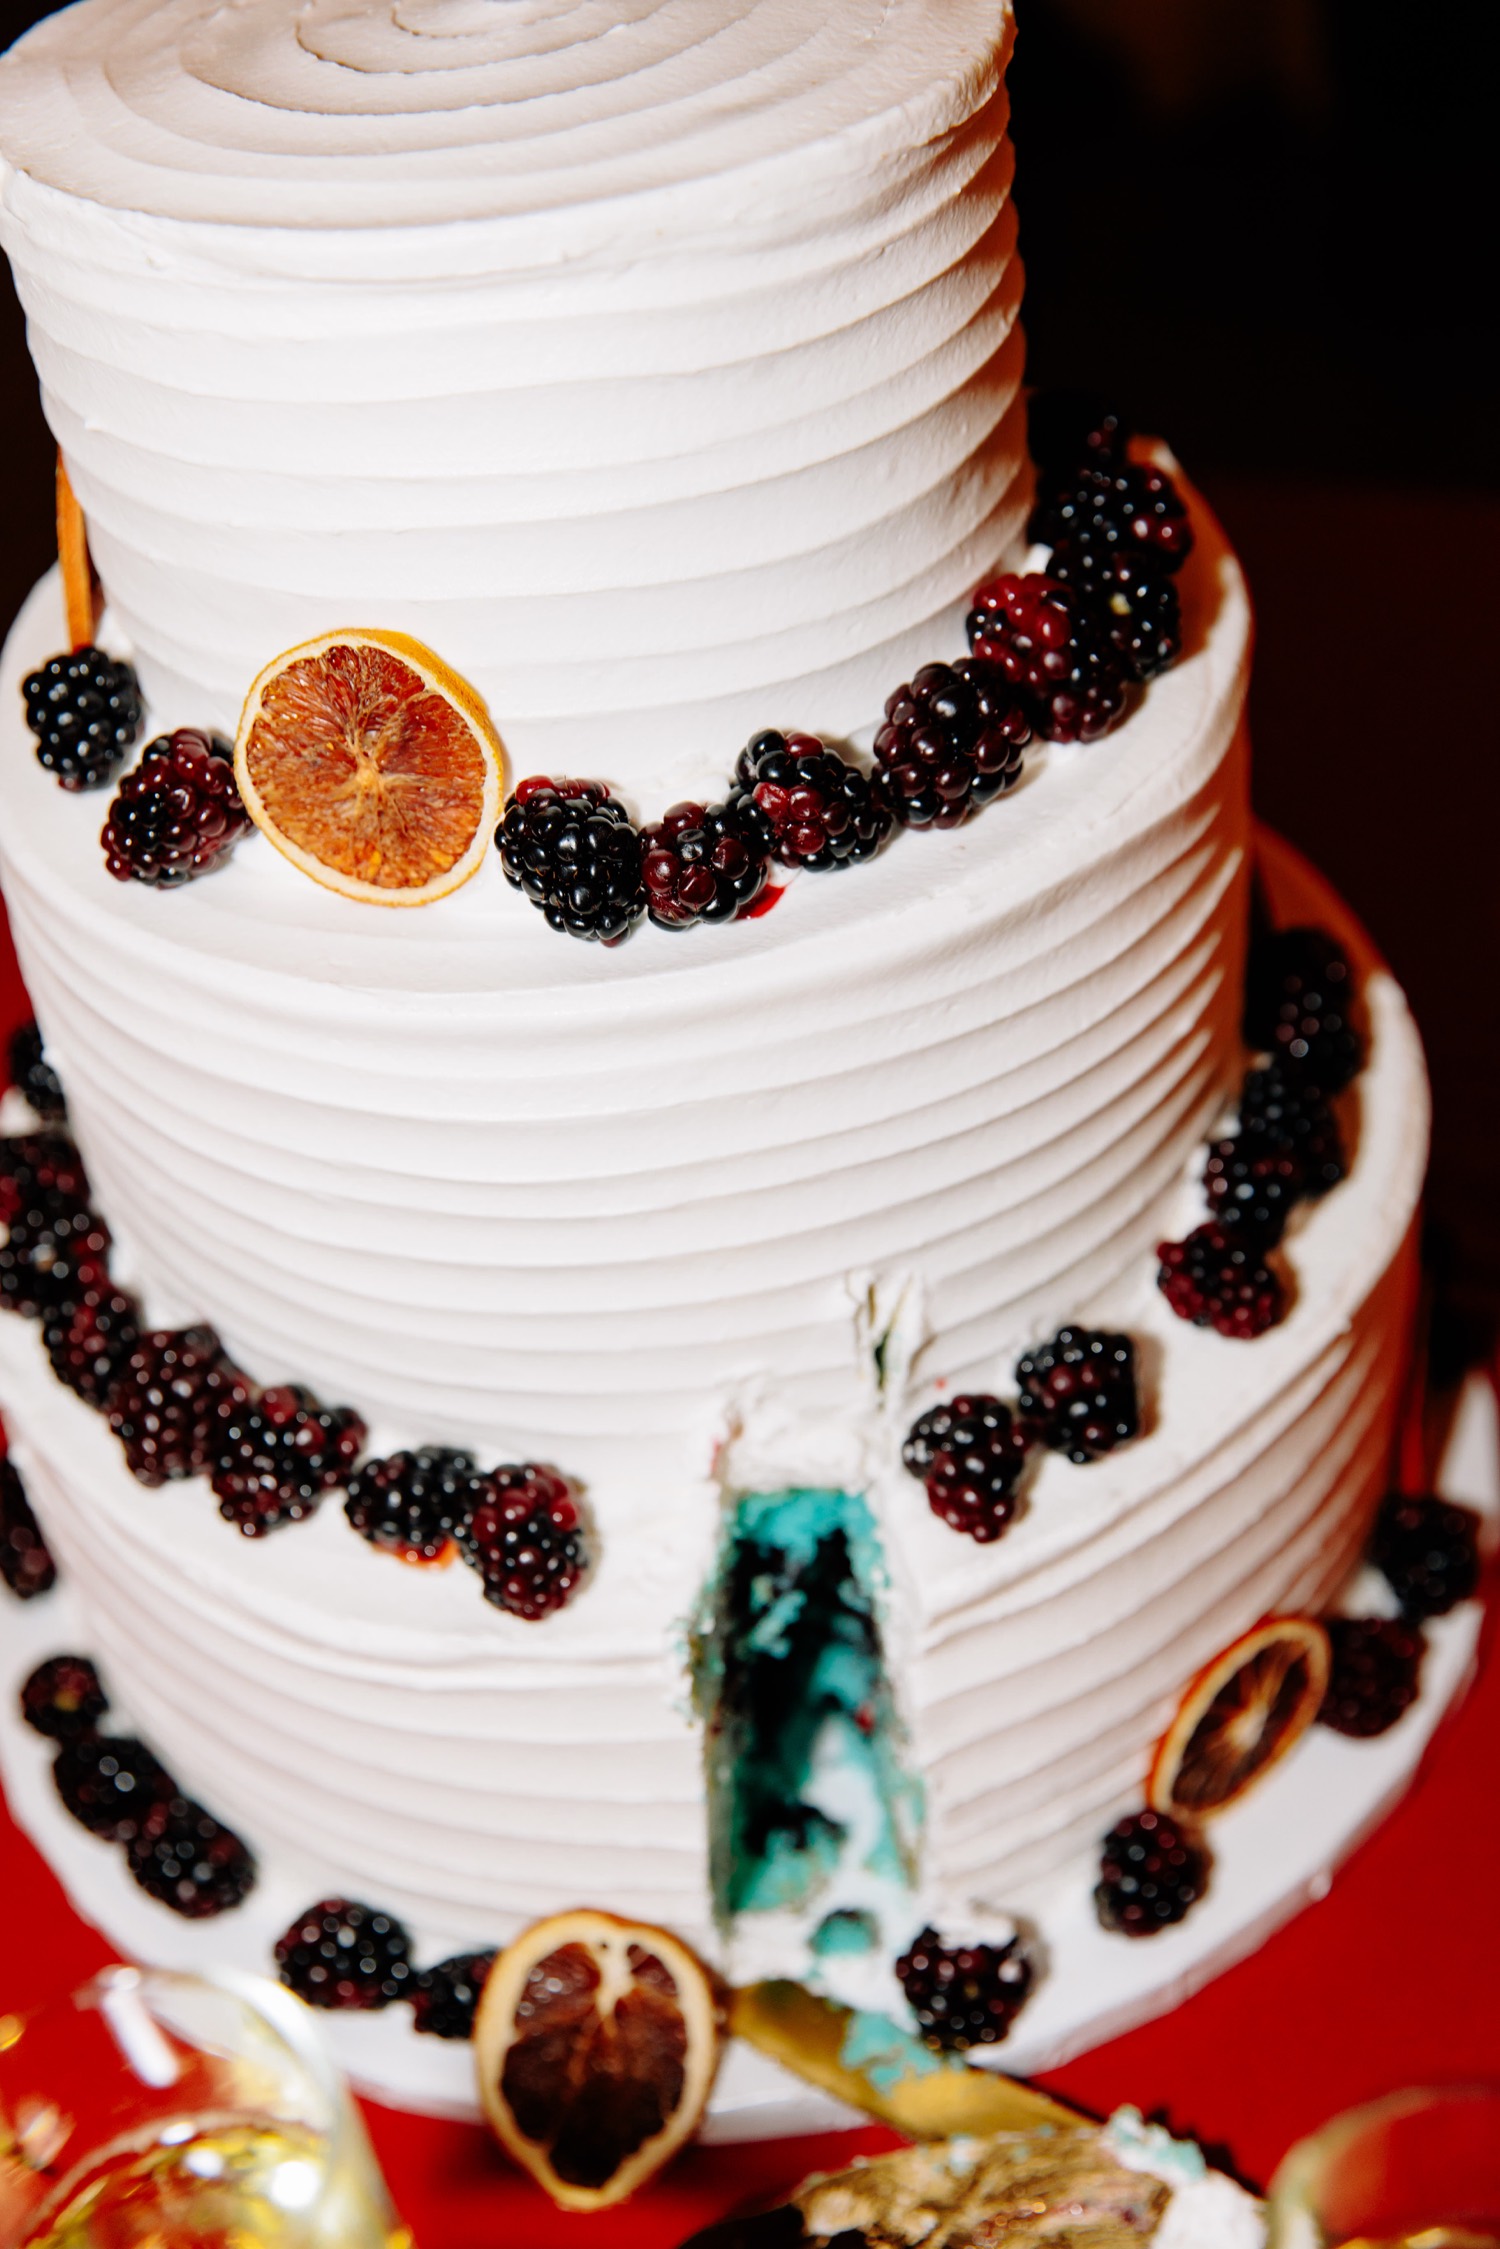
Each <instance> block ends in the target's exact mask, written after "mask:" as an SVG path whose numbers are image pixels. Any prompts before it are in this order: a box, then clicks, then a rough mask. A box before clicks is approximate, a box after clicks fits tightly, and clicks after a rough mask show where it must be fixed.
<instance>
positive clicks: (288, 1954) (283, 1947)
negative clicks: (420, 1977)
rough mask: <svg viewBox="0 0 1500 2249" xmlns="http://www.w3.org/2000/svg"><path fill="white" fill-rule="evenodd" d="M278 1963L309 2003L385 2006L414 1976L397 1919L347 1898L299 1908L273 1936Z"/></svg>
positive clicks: (405, 1993) (402, 1994) (406, 1991)
mask: <svg viewBox="0 0 1500 2249" xmlns="http://www.w3.org/2000/svg"><path fill="white" fill-rule="evenodd" d="M276 1968H277V1973H278V1974H279V1975H280V1977H281V1980H282V1982H283V1983H284V1984H285V1985H286V1986H287V1988H288V1990H290V1991H295V1992H296V1994H297V1997H298V1998H299V1999H305V2000H306V2001H307V2004H308V2006H309V2007H340V2008H344V2007H349V2008H360V2009H369V2008H372V2007H389V2006H390V2004H391V2001H392V2000H393V1999H405V1998H409V1997H410V1995H411V1992H412V1988H413V1986H414V1984H415V1982H416V1970H415V1969H414V1968H413V1966H412V1960H411V1940H410V1938H409V1937H408V1936H407V1934H406V1931H405V1929H403V1927H402V1926H401V1923H400V1922H399V1921H397V1920H396V1919H395V1918H394V1916H393V1915H391V1914H389V1913H379V1912H377V1911H376V1909H375V1907H374V1906H372V1905H357V1904H355V1903H354V1902H353V1900H351V1899H349V1898H323V1899H322V1900H320V1902H319V1903H318V1904H317V1905H310V1906H309V1907H308V1909H307V1911H306V1912H305V1913H303V1914H299V1915H298V1917H297V1919H296V1920H295V1921H294V1922H293V1923H292V1925H291V1927H290V1928H289V1929H288V1930H286V1931H285V1933H284V1934H283V1935H282V1936H280V1937H278V1938H277V1940H276Z"/></svg>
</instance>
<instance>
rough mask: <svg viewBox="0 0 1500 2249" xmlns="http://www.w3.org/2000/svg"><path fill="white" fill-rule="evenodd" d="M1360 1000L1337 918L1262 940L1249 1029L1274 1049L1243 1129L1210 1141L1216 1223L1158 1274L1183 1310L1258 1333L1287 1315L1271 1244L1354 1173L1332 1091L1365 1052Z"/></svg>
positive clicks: (1208, 1323) (1170, 1253)
mask: <svg viewBox="0 0 1500 2249" xmlns="http://www.w3.org/2000/svg"><path fill="white" fill-rule="evenodd" d="M1352 1001H1353V976H1352V973H1351V971H1350V967H1349V962H1348V959H1347V957H1346V955H1345V953H1344V952H1343V949H1342V948H1341V947H1340V945H1339V944H1338V943H1337V941H1336V940H1335V939H1334V938H1332V937H1330V936H1329V934H1328V932H1327V931H1326V930H1323V929H1283V930H1276V931H1272V932H1270V933H1268V934H1265V935H1263V936H1260V937H1258V938H1257V939H1256V940H1255V941H1254V942H1253V943H1252V945H1251V949H1250V961H1249V966H1248V970H1247V973H1246V1006H1245V1035H1246V1039H1247V1041H1248V1043H1249V1044H1250V1045H1251V1046H1252V1047H1254V1048H1257V1049H1258V1050H1259V1051H1260V1053H1261V1054H1262V1055H1263V1056H1264V1057H1265V1059H1264V1060H1263V1061H1261V1062H1259V1063H1258V1064H1257V1065H1256V1067H1255V1068H1253V1069H1252V1070H1249V1071H1248V1072H1247V1073H1246V1075H1245V1079H1244V1083H1243V1085H1242V1086H1241V1089H1240V1103H1239V1112H1240V1113H1239V1126H1238V1129H1237V1131H1235V1132H1234V1133H1233V1134H1231V1135H1229V1136H1228V1137H1226V1138H1224V1139H1221V1140H1216V1141H1214V1142H1213V1143H1212V1144H1211V1146H1210V1148H1209V1151H1208V1161H1207V1163H1206V1165H1205V1167H1204V1173H1203V1186H1204V1191H1205V1194H1206V1196H1207V1199H1208V1208H1209V1216H1208V1220H1207V1223H1206V1224H1204V1225H1202V1226H1198V1227H1195V1228H1194V1230H1193V1232H1192V1233H1191V1234H1189V1235H1188V1236H1187V1239H1186V1240H1185V1241H1181V1242H1163V1243H1162V1245H1161V1248H1160V1251H1159V1255H1160V1258H1161V1269H1160V1272H1159V1274H1158V1281H1159V1284H1160V1287H1161V1290H1162V1293H1163V1295H1164V1296H1165V1297H1166V1299H1167V1302H1168V1303H1169V1304H1170V1305H1171V1307H1172V1309H1173V1311H1174V1312H1176V1313H1177V1315H1178V1317H1179V1318H1181V1319H1184V1320H1194V1321H1196V1322H1197V1324H1198V1325H1199V1326H1200V1327H1213V1328H1216V1329H1217V1330H1218V1332H1219V1333H1220V1334H1221V1335H1231V1336H1240V1337H1249V1336H1256V1335H1263V1334H1264V1333H1265V1331H1266V1329H1267V1328H1269V1327H1273V1326H1274V1325H1275V1324H1276V1322H1277V1321H1278V1320H1280V1319H1281V1318H1282V1317H1283V1316H1284V1314H1285V1311H1286V1300H1287V1292H1286V1284H1285V1281H1284V1280H1283V1278H1282V1276H1281V1274H1280V1273H1279V1272H1278V1271H1277V1269H1276V1267H1275V1266H1274V1265H1273V1264H1272V1263H1271V1262H1270V1253H1271V1252H1272V1251H1273V1250H1274V1249H1275V1248H1276V1245H1277V1244H1278V1243H1279V1241H1280V1240H1281V1237H1282V1234H1283V1232H1284V1231H1285V1228H1286V1222H1287V1220H1288V1218H1289V1217H1290V1215H1291V1213H1292V1211H1293V1210H1294V1209H1295V1208H1296V1206H1297V1204H1298V1203H1300V1202H1306V1201H1308V1200H1310V1199H1311V1198H1313V1197H1316V1196H1318V1195H1323V1194H1326V1193H1327V1191H1328V1189H1329V1188H1330V1187H1333V1186H1336V1185H1337V1184H1338V1182H1339V1180H1341V1179H1342V1178H1343V1176H1344V1168H1345V1166H1344V1147H1343V1139H1342V1136H1341V1134H1340V1131H1339V1124H1338V1119H1337V1117H1336V1115H1335V1114H1334V1110H1333V1106H1332V1103H1333V1098H1334V1096H1335V1095H1337V1094H1339V1093H1341V1092H1342V1091H1343V1090H1344V1088H1345V1086H1347V1085H1348V1083H1349V1080H1350V1079H1351V1078H1352V1077H1353V1075H1354V1073H1355V1071H1356V1070H1357V1069H1358V1068H1359V1066H1360V1062H1361V1060H1362V1059H1363V1053H1364V1049H1363V1044H1362V1041H1361V1039H1360V1037H1359V1034H1358V1032H1357V1031H1356V1030H1355V1029H1354V1027H1353V1025H1352V1023H1351V1021H1350V1011H1351V1005H1352Z"/></svg>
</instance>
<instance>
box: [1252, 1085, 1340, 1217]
mask: <svg viewBox="0 0 1500 2249" xmlns="http://www.w3.org/2000/svg"><path fill="white" fill-rule="evenodd" d="M1239 1138H1240V1142H1241V1144H1242V1145H1243V1146H1244V1147H1246V1148H1250V1147H1255V1148H1264V1149H1268V1150H1274V1151H1275V1152H1276V1153H1278V1154H1285V1155H1289V1156H1291V1157H1292V1158H1293V1160H1294V1161H1295V1162H1296V1163H1297V1164H1298V1165H1299V1166H1300V1168H1301V1172H1302V1176H1303V1179H1304V1181H1305V1182H1306V1185H1305V1188H1304V1193H1306V1194H1308V1195H1323V1194H1326V1193H1327V1192H1328V1189H1329V1188H1330V1187H1336V1186H1337V1185H1338V1183H1339V1181H1340V1180H1341V1179H1342V1178H1343V1176H1344V1172H1345V1168H1346V1167H1345V1162H1344V1143H1343V1137H1342V1135H1341V1134H1340V1132H1339V1126H1338V1119H1337V1118H1336V1117H1335V1115H1334V1113H1333V1111H1332V1109H1331V1108H1330V1107H1329V1105H1328V1102H1327V1101H1326V1100H1325V1098H1324V1096H1323V1095H1322V1093H1321V1092H1320V1091H1319V1090H1318V1088H1317V1087H1316V1086H1312V1085H1308V1084H1306V1083H1304V1082H1303V1081H1302V1080H1301V1079H1300V1078H1299V1076H1298V1074H1297V1072H1296V1070H1295V1069H1288V1068H1286V1067H1285V1066H1284V1065H1283V1064H1282V1063H1280V1062H1269V1063H1267V1065H1266V1067H1265V1068H1264V1069H1262V1070H1248V1071H1247V1072H1246V1073H1245V1082H1244V1084H1243V1085H1242V1087H1241V1088H1240V1122H1239Z"/></svg>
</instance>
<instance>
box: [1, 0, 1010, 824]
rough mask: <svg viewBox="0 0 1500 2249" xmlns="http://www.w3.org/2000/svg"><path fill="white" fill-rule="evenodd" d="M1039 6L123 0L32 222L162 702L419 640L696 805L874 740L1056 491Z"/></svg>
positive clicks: (36, 64) (503, 719) (25, 196)
mask: <svg viewBox="0 0 1500 2249" xmlns="http://www.w3.org/2000/svg"><path fill="white" fill-rule="evenodd" d="M1009 39H1010V11H1009V6H1008V4H1007V0H847V4H845V5H842V6H841V7H840V8H839V9H838V10H837V11H836V12H834V13H832V14H830V13H829V11H827V10H826V9H823V8H819V7H817V6H813V5H809V4H808V0H730V4H727V5H723V6H718V7H715V8H712V9H708V10H705V9H704V8H702V7H701V6H699V5H697V4H696V0H385V4H384V5H382V6H380V7H375V6H372V5H369V4H368V0H236V4H234V5H230V6H227V7H226V6H224V5H222V0H167V4H165V5H159V4H157V0H82V4H80V5H78V6H75V7H72V8H69V9H66V10H64V11H63V13H62V14H60V15H59V16H56V17H53V18H51V19H49V20H48V21H46V22H44V23H43V24H41V25H40V26H38V27H37V29H36V30H35V31H33V32H32V33H31V34H30V35H29V36H28V37H27V38H26V39H24V40H23V41H22V42H21V43H20V45H19V46H18V47H17V48H16V49H14V50H13V51H12V53H11V54H9V55H8V56H6V57H5V59H4V61H3V62H0V148H3V150H4V158H5V161H4V164H3V167H0V235H3V240H4V245H5V248H6V249H7V251H8V252H9V254H10V257H11V260H12V263H13V266H14V268H15V273H16V278H17V284H18V287H19V289H20V292H21V295H22V299H23V301H24V303H25V307H26V311H27V316H28V320H29V323H30V331H31V343H32V350H33V353H34V356H35V358H36V361H37V365H38V368H39V370H40V373H41V378H42V384H43V393H44V402H45V405H46V410H47V414H48V418H49V420H50V421H51V423H52V426H53V428H54V430H55V431H56V433H57V436H58V438H59V441H60V443H61V445H62V448H63V451H64V454H65V456H66V459H67V463H68V468H69V471H70V474H71V476H72V479H73V482H74V485H75V487H76V489H77V491H78V493H79V496H80V498H81V500H82V503H83V506H84V509H85V512H86V515H87V517H88V523H89V531H90V538H91V542H92V545H93V549H94V554H95V558H96V560H97V562H98V564H99V567H100V571H101V575H102V577H103V579H104V582H105V585H106V587H107V589H108V592H109V597H110V602H111V607H112V612H113V615H114V618H115V620H116V622H117V624H118V625H119V627H120V628H121V630H122V631H123V632H124V633H125V634H126V635H127V636H128V637H129V639H130V640H131V641H132V642H133V644H134V649H135V653H136V657H137V660H138V666H139V669H140V671H141V674H142V677H143V681H144V684H145V686H146V689H147V692H148V694H149V696H150V699H151V703H152V707H153V715H154V716H155V717H157V718H158V719H161V720H177V721H184V722H195V723H199V724H202V723H205V722H213V723H216V724H218V725H220V726H226V727H229V726H232V724H233V722H234V720H235V718H236V716H237V714H238V710H239V706H240V702H241V700H242V698H243V695H244V692H245V690H246V688H247V686H248V684H249V682H250V680H251V679H252V678H253V677H254V675H255V673H256V672H257V671H258V670H259V669H260V667H261V665H262V664H264V663H265V662H266V661H267V660H268V659H269V658H270V657H271V656H273V655H274V654H276V653H277V652H278V651H279V650H281V649H283V648H285V647H287V646H290V645H291V644H293V643H295V642H297V641H299V640H301V639H304V638H307V637H310V636H311V635H313V634H314V633H317V632H322V631H324V630H328V629H336V628H338V627H341V626H349V625H356V624H359V625H378V626H386V627H394V628H398V629H402V630H405V631H408V632H411V633H414V634H416V635H417V636H418V637H419V638H421V639H423V640H425V641H427V642H429V643H430V644H431V645H432V646H433V647H435V648H436V649H437V650H438V651H439V652H440V653H441V654H442V655H443V656H444V657H445V658H446V659H447V661H449V662H450V663H452V664H454V665H456V666H457V667H458V669H460V670H461V671H463V672H464V673H466V674H467V675H468V676H470V677H471V678H472V679H473V680H474V682H475V684H476V685H477V686H478V687H479V689H480V691H481V692H482V693H483V695H484V696H485V698H486V700H487V701H488V703H489V705H490V707H491V709H492V711H493V713H494V715H495V718H496V721H497V723H498V725H499V726H500V728H501V731H502V734H503V735H504V737H505V741H506V745H507V749H508V752H509V755H510V761H511V765H512V769H513V771H514V772H515V773H518V774H519V773H526V772H536V771H546V770H554V771H571V772H575V773H576V772H589V773H597V774H599V775H600V776H601V777H602V778H606V779H608V780H609V781H611V782H612V783H614V784H616V785H617V786H619V787H620V788H622V790H623V791H624V792H625V793H626V794H627V795H629V796H632V797H633V798H634V799H635V800H636V805H635V808H636V809H637V810H638V811H639V812H641V813H642V815H643V816H654V814H655V813H656V812H658V811H659V810H660V809H661V808H662V806H663V805H664V804H665V802H667V801H668V800H669V799H670V798H671V797H672V796H674V795H681V794H683V793H701V792H704V791H707V790H712V791H714V792H715V793H717V792H718V791H719V790H720V789H721V788H722V785H723V781H724V778H725V775H726V772H727V769H728V768H729V766H730V765H732V762H733V758H734V755H735V753H736V751H737V750H738V748H739V747H740V745H741V744H742V742H743V741H744V740H745V739H746V737H747V735H748V734H749V733H751V732H752V731H754V730H756V729H758V728H760V727H764V726H776V725H779V726H800V727H805V728H808V729H810V730H814V731H821V732H823V733H825V734H827V735H830V736H842V735H848V734H850V733H853V732H855V731H857V730H858V729H860V728H862V727H867V726H868V725H870V724H871V723H872V722H873V721H874V719H875V718H876V717H877V716H878V715H879V710H880V705H881V701H882V699H883V697H884V696H885V694H887V693H888V692H889V691H890V689H891V687H892V685H893V684H894V683H895V682H896V681H898V680H900V679H902V678H905V677H908V676H909V675H910V672H911V670H912V669H913V667H914V666H915V665H917V664H919V663H921V662H923V661H924V660H926V659H928V658H929V657H930V656H931V655H932V653H933V652H934V650H941V649H945V648H950V647H953V646H958V645H961V635H960V633H959V632H958V630H957V625H958V618H959V616H960V614H961V609H962V604H963V601H964V597H965V595H966V593H967V591H968V589H969V588H970V587H971V586H972V585H973V583H974V582H975V580H976V579H977V578H978V577H980V576H981V575H983V573H984V572H985V571H987V570H988V569H990V568H992V567H993V566H994V565H995V563H996V562H997V561H998V560H1000V559H1001V558H1002V557H1004V556H1006V555H1007V553H1008V552H1009V551H1010V550H1011V549H1012V548H1013V546H1014V544H1015V540H1016V535H1017V532H1018V529H1019V523H1020V517H1021V514H1022V512H1023V506H1024V498H1023V491H1022V487H1021V484H1020V482H1019V472H1020V469H1021V465H1022V461H1023V457H1024V433H1023V429H1022V423H1021V418H1020V414H1019V410H1018V398H1017V386H1018V382H1019V376H1020V336H1019V331H1018V329H1017V326H1016V313H1017V308H1018V304H1019V298H1020V268H1019V264H1018V262H1017V260H1016V258H1015V257H1014V255H1013V245H1014V235H1015V229H1014V221H1013V214H1012V209H1011V205H1010V202H1009V194H1008V191H1009V185H1010V169H1011V167H1010V151H1009V145H1008V142H1007V140H1006V137H1005V124H1006V114H1007V113H1006V106H1005V96H1004V90H1003V69H1004V63H1005V59H1006V53H1007V50H1008V45H1009Z"/></svg>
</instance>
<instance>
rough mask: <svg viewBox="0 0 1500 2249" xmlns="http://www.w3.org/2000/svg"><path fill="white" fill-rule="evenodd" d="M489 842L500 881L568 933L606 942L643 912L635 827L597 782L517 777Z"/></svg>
mask: <svg viewBox="0 0 1500 2249" xmlns="http://www.w3.org/2000/svg"><path fill="white" fill-rule="evenodd" d="M495 846H496V849H497V850H498V851H499V853H500V864H501V866H502V867H503V868H504V870H505V879H506V881H507V882H508V883H510V884H511V885H512V887H513V888H515V889H516V890H520V891H524V893H525V895H526V896H527V897H528V898H529V899H530V900H531V903H532V904H533V906H536V907H537V908H538V909H539V910H540V911H541V912H542V913H544V914H545V915H546V917H547V920H548V921H549V922H550V924H551V925H552V927H553V928H554V929H560V930H563V931H565V932H566V934H567V935H568V936H570V937H582V938H598V939H599V940H601V941H602V942H603V943H604V944H606V945H613V944H616V943H618V941H619V940H620V938H622V937H625V936H628V934H629V932H630V931H631V930H632V929H633V928H634V927H635V924H636V923H637V922H638V921H639V920H640V918H641V915H642V914H643V913H644V912H645V909H646V900H645V894H644V893H643V891H642V889H641V838H640V833H639V831H638V829H637V828H636V827H635V826H634V824H633V823H632V821H631V818H630V815H629V813H628V812H627V811H626V810H625V807H624V805H623V804H621V803H619V802H618V800H617V799H616V798H614V797H612V796H611V795H610V793H609V791H608V790H607V789H606V788H605V787H604V786H603V785H602V783H600V782H598V781H553V780H549V779H548V778H547V776H546V775H545V774H540V773H538V774H533V775H532V776H531V777H530V778H529V779H527V780H525V781H522V782H520V783H519V784H518V786H517V788H516V792H515V794H514V796H513V797H512V798H511V800H510V802H509V804H508V805H507V806H506V808H505V817H504V819H503V820H502V821H501V823H500V825H499V827H498V828H497V829H496V830H495Z"/></svg>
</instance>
